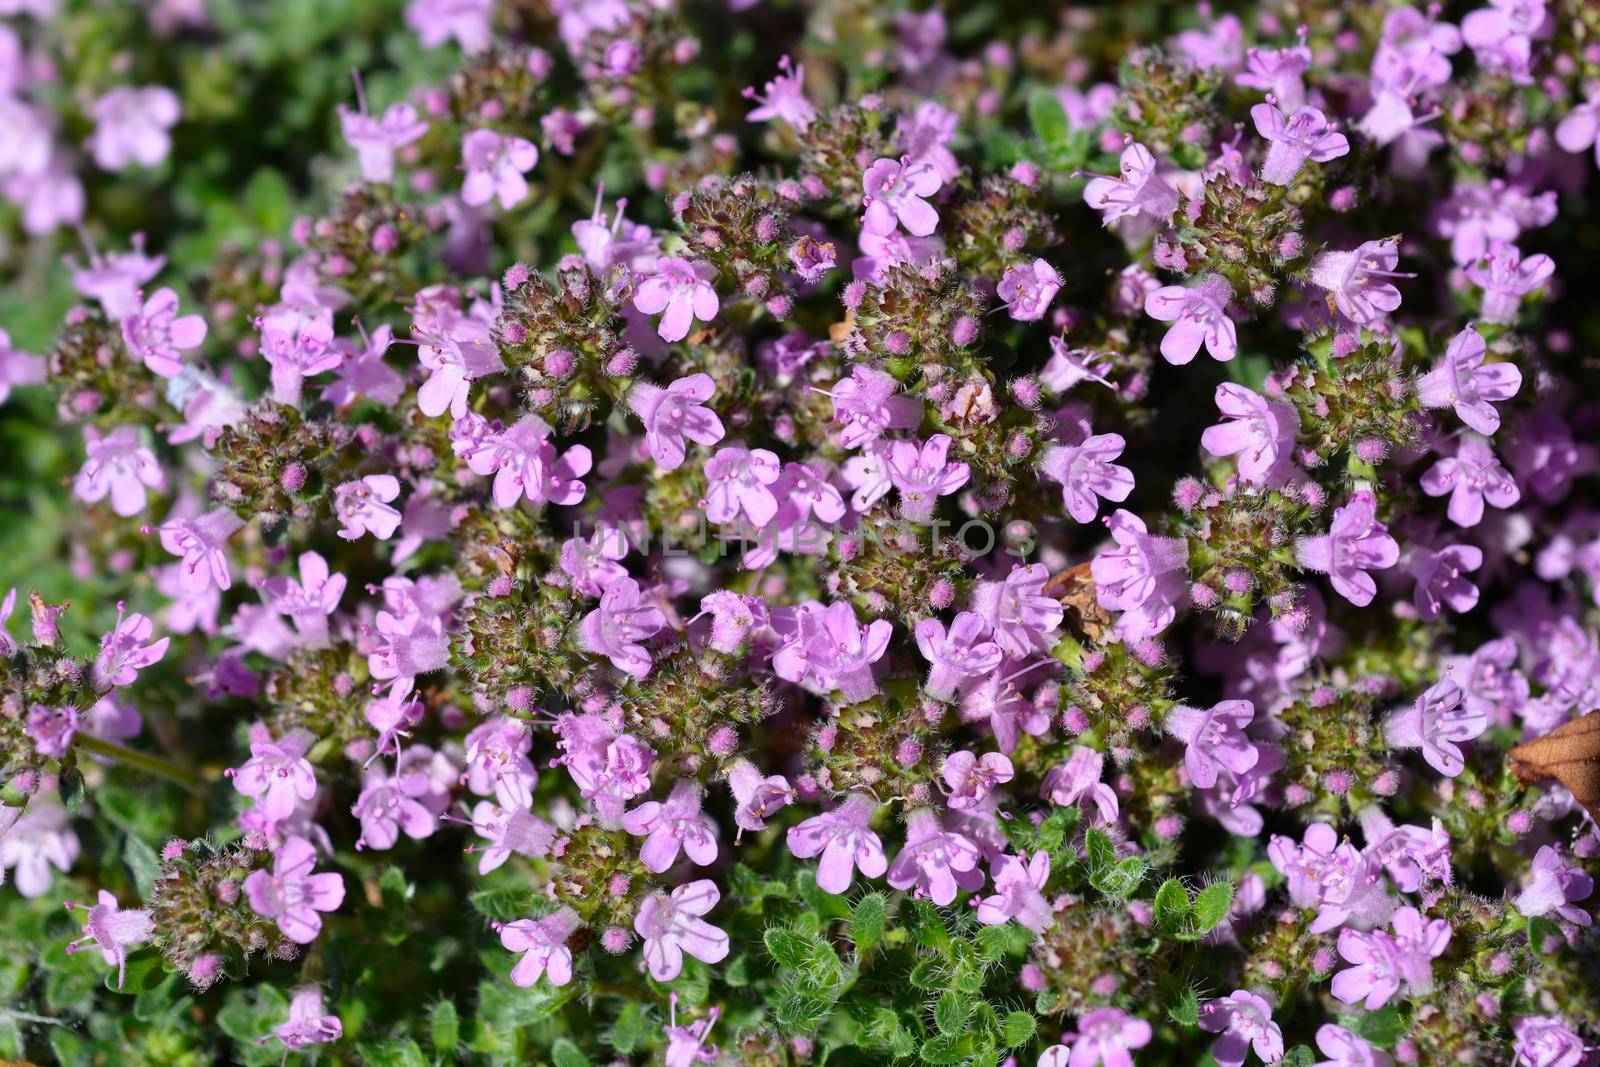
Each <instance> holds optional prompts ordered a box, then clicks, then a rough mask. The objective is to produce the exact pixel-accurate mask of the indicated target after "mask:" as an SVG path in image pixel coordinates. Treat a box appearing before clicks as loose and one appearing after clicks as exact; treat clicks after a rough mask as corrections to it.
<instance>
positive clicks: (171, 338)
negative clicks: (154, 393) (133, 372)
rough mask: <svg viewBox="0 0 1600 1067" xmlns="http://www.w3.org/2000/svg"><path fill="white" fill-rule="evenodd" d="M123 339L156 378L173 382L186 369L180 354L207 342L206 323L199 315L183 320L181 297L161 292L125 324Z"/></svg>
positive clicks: (133, 314) (145, 302)
mask: <svg viewBox="0 0 1600 1067" xmlns="http://www.w3.org/2000/svg"><path fill="white" fill-rule="evenodd" d="M122 339H123V340H124V341H126V342H127V343H128V348H129V350H131V351H132V352H133V354H134V355H136V356H138V357H139V358H140V359H142V360H144V365H145V366H146V367H149V368H150V372H151V373H152V374H157V375H159V376H161V377H163V378H172V377H175V376H176V375H177V373H178V372H179V371H181V370H182V369H183V358H182V357H181V356H179V355H178V352H179V351H180V350H181V349H187V348H198V347H199V346H200V344H201V343H202V342H204V341H205V339H206V320H205V319H203V318H201V317H200V316H199V315H184V316H183V317H182V318H179V317H178V294H177V293H175V292H173V291H172V290H171V289H165V288H163V289H157V290H156V293H155V295H154V296H152V297H151V298H150V299H149V300H146V301H143V302H142V304H141V306H140V307H139V309H138V310H137V311H134V312H132V313H131V314H129V315H128V316H127V317H125V318H124V319H123V320H122Z"/></svg>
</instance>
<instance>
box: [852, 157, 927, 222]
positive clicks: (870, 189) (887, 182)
mask: <svg viewBox="0 0 1600 1067" xmlns="http://www.w3.org/2000/svg"><path fill="white" fill-rule="evenodd" d="M943 185H944V179H942V178H941V177H940V176H939V171H938V169H937V168H935V167H934V166H933V165H932V164H929V163H922V162H913V161H912V160H911V158H910V157H909V156H904V157H902V158H901V159H900V160H899V161H898V162H896V161H895V160H892V159H880V160H878V161H877V162H875V163H873V164H872V166H870V167H868V168H867V171H866V173H865V174H864V175H863V176H862V178H861V186H862V188H863V189H864V190H865V192H866V199H865V203H866V207H867V211H866V214H865V216H863V219H862V225H863V227H864V228H865V229H866V230H867V231H868V232H869V233H875V234H880V235H887V234H891V233H893V232H894V231H895V224H896V222H898V223H899V224H900V225H901V226H904V227H905V229H906V232H907V233H909V234H911V235H912V236H913V237H927V236H928V235H929V234H931V233H933V231H934V230H935V229H937V228H938V226H939V213H938V212H937V211H935V210H934V208H933V205H932V204H930V203H928V201H927V200H925V199H924V197H929V196H932V195H933V194H934V193H937V192H938V191H939V189H940V187H941V186H943Z"/></svg>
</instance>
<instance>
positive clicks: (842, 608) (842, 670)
mask: <svg viewBox="0 0 1600 1067" xmlns="http://www.w3.org/2000/svg"><path fill="white" fill-rule="evenodd" d="M893 632H894V625H893V624H892V623H890V622H887V621H885V620H883V619H876V620H874V621H872V622H870V623H868V624H867V625H866V626H862V625H860V624H859V623H858V622H856V613H855V609H854V608H853V607H851V606H850V605H849V604H848V603H838V604H830V605H828V606H827V607H826V608H824V607H823V606H822V605H821V604H818V603H817V602H815V601H811V602H808V603H805V604H801V605H800V606H799V607H798V608H796V609H795V612H794V626H793V630H792V631H791V632H789V633H788V635H787V640H786V641H785V642H784V644H783V646H782V647H780V648H779V649H778V650H777V651H776V652H775V653H774V654H773V657H772V670H773V673H775V674H776V675H777V676H778V677H779V678H782V679H783V680H784V681H787V682H794V683H795V684H797V685H799V684H804V683H809V684H811V685H812V686H814V687H815V688H816V689H817V690H818V691H819V692H822V693H827V692H829V691H831V690H834V689H838V690H839V691H841V692H842V693H843V694H844V697H845V699H846V700H847V701H849V702H850V703H858V702H860V701H862V700H865V699H867V698H868V697H869V696H871V695H872V694H873V693H875V692H877V683H876V682H875V681H874V680H873V678H872V665H873V664H874V663H876V662H877V661H878V660H880V659H882V658H883V656H884V653H885V652H887V651H888V650H889V637H890V635H891V634H892V633H893Z"/></svg>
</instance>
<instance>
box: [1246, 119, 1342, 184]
mask: <svg viewBox="0 0 1600 1067" xmlns="http://www.w3.org/2000/svg"><path fill="white" fill-rule="evenodd" d="M1250 118H1251V120H1252V121H1253V122H1254V123H1255V124H1256V132H1257V133H1259V134H1260V135H1261V136H1262V137H1263V138H1265V139H1266V140H1267V141H1268V142H1270V144H1271V147H1269V148H1268V149H1267V161H1266V163H1264V164H1263V165H1262V167H1261V180H1262V181H1264V182H1266V183H1267V184H1268V185H1293V184H1294V181H1295V178H1297V177H1298V176H1299V174H1300V168H1302V167H1304V166H1305V164H1306V161H1307V160H1311V161H1312V162H1314V163H1326V162H1328V161H1329V160H1333V159H1338V158H1339V157H1340V156H1345V155H1349V154H1350V141H1349V140H1348V139H1347V138H1346V137H1345V135H1344V134H1342V133H1339V132H1337V130H1336V129H1335V126H1334V124H1333V123H1331V122H1329V121H1328V116H1326V115H1324V114H1323V113H1322V112H1321V111H1319V110H1317V109H1316V108H1314V107H1299V108H1296V109H1295V110H1294V111H1293V112H1292V113H1291V114H1290V115H1289V116H1288V117H1287V118H1285V117H1284V114H1283V112H1281V111H1279V110H1278V109H1277V107H1276V106H1275V105H1274V104H1273V103H1272V102H1271V101H1270V100H1269V101H1268V102H1267V103H1265V104H1257V105H1256V106H1255V107H1253V108H1251V109H1250Z"/></svg>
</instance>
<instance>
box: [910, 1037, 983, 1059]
mask: <svg viewBox="0 0 1600 1067" xmlns="http://www.w3.org/2000/svg"><path fill="white" fill-rule="evenodd" d="M972 1044H973V1041H972V1035H970V1034H963V1035H960V1036H956V1035H952V1034H940V1035H939V1036H937V1037H934V1038H930V1039H929V1040H927V1041H924V1042H923V1043H922V1062H923V1063H930V1064H935V1065H940V1064H952V1063H960V1062H961V1061H962V1060H964V1059H966V1058H967V1055H968V1054H969V1053H970V1052H971V1049H972Z"/></svg>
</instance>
